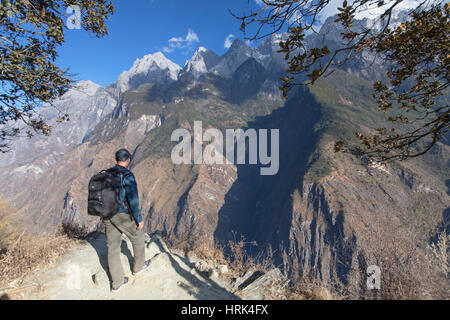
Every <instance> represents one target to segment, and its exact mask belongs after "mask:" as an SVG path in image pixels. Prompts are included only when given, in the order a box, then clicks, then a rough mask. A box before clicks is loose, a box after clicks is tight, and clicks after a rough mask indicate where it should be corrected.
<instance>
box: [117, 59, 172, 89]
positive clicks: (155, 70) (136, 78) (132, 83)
mask: <svg viewBox="0 0 450 320" xmlns="http://www.w3.org/2000/svg"><path fill="white" fill-rule="evenodd" d="M180 70H181V67H180V66H179V65H177V64H176V63H174V62H172V61H171V60H169V59H167V58H166V56H164V54H163V53H162V52H156V53H153V54H147V55H145V56H144V57H142V58H141V59H136V60H135V61H134V63H133V66H132V67H131V69H129V70H127V71H124V72H122V74H121V75H120V76H119V78H118V79H117V82H116V88H117V89H119V90H120V92H124V91H126V90H128V89H131V88H136V87H138V86H139V85H140V84H142V83H146V82H158V83H162V84H167V83H169V82H172V81H176V80H177V79H178V73H179V72H180Z"/></svg>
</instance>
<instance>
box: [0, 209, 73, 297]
mask: <svg viewBox="0 0 450 320" xmlns="http://www.w3.org/2000/svg"><path fill="white" fill-rule="evenodd" d="M13 212H14V211H13V210H11V208H10V207H8V206H7V205H5V204H4V203H2V204H1V205H0V240H1V242H0V243H1V253H0V299H7V298H12V297H14V294H15V293H16V292H18V291H20V290H22V289H25V288H26V287H27V284H25V283H24V278H25V277H26V276H28V275H30V274H31V273H34V272H37V271H38V270H40V269H42V268H47V267H48V266H49V265H51V264H53V263H54V262H55V261H56V260H57V259H58V258H59V257H60V256H61V255H62V254H63V253H64V252H66V251H67V250H68V249H70V248H72V247H74V246H75V245H77V244H78V243H79V241H78V240H76V239H74V238H73V237H71V236H69V235H68V234H66V233H65V231H67V230H63V228H62V227H61V228H59V230H58V232H56V233H55V234H45V235H36V234H32V233H30V232H29V231H28V230H27V229H25V227H23V224H22V223H21V222H20V220H18V219H17V217H16V216H15V215H14V214H13Z"/></svg>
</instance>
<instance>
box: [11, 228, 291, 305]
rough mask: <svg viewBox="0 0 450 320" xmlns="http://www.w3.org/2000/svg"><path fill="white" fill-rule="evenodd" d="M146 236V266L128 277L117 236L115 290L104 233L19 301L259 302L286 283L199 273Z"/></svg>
mask: <svg viewBox="0 0 450 320" xmlns="http://www.w3.org/2000/svg"><path fill="white" fill-rule="evenodd" d="M146 238H147V239H146V259H147V260H150V264H149V267H148V268H147V269H146V270H144V271H143V272H141V273H139V274H137V275H136V276H133V275H132V273H131V266H132V263H133V255H132V246H131V242H130V241H129V240H128V239H127V238H126V237H125V236H123V240H122V250H121V258H122V264H123V266H124V270H125V273H126V276H128V277H129V282H128V284H126V285H124V286H123V287H122V288H121V289H120V290H119V291H118V292H111V291H110V282H109V276H108V272H107V270H108V264H107V248H106V239H105V235H104V234H102V233H95V234H94V235H92V236H90V237H89V238H88V239H87V240H85V241H83V243H82V244H80V245H79V246H77V247H75V248H72V249H71V250H69V251H68V252H67V253H66V254H64V255H63V256H62V257H61V259H60V261H59V262H57V263H55V264H54V265H53V266H51V267H50V268H49V269H47V270H39V271H38V272H36V273H35V274H32V275H30V276H28V277H27V278H26V279H25V281H24V287H25V289H23V290H22V291H21V293H20V294H19V295H20V297H21V298H23V299H50V300H53V299H58V300H126V299H133V300H178V299H180V300H181V299H182V300H207V299H215V300H223V299H226V300H238V299H264V298H267V297H266V296H265V295H266V294H268V293H269V291H273V290H274V289H279V286H273V283H274V280H276V282H277V283H279V284H281V283H283V285H285V284H286V282H284V279H283V277H282V275H281V273H280V272H279V270H278V269H273V270H271V271H269V272H268V273H266V274H262V273H260V272H258V271H256V270H249V271H247V272H246V273H245V274H244V275H243V276H242V277H239V278H237V279H233V280H229V279H227V277H224V276H223V274H224V273H226V272H227V270H226V269H227V268H226V267H225V266H221V267H222V270H221V271H220V268H219V269H217V271H216V270H212V269H209V270H208V269H207V268H206V269H205V268H204V267H202V265H205V262H204V261H202V260H199V261H195V260H193V258H186V257H183V256H181V255H178V254H176V253H174V252H171V251H170V250H169V249H168V248H167V246H166V244H165V243H164V241H163V240H162V239H161V238H160V237H159V236H152V237H151V238H150V236H148V235H147V237H146ZM221 272H222V274H221ZM280 280H282V281H280Z"/></svg>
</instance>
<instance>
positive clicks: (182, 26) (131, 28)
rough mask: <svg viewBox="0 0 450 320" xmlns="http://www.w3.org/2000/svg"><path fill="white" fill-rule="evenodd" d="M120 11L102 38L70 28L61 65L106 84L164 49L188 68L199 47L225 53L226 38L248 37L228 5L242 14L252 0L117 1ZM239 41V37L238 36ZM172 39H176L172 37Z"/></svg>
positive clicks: (62, 52) (167, 55) (79, 77)
mask: <svg viewBox="0 0 450 320" xmlns="http://www.w3.org/2000/svg"><path fill="white" fill-rule="evenodd" d="M113 3H114V5H115V7H116V12H115V13H114V15H113V16H112V17H111V19H110V20H109V21H108V23H107V25H108V31H109V35H108V36H106V37H104V38H100V39H97V38H96V37H94V36H92V35H89V34H88V33H86V32H85V31H83V30H77V29H73V30H67V32H66V43H65V44H64V46H62V47H60V50H59V53H60V56H59V58H58V60H57V64H58V66H60V67H62V68H68V67H69V68H70V72H71V73H73V74H76V76H75V78H76V79H77V80H92V81H94V82H96V83H98V84H100V85H103V86H105V85H108V84H111V83H113V82H114V81H115V80H116V78H117V77H118V76H119V74H120V73H121V72H122V71H123V70H127V69H129V68H130V67H131V66H132V64H133V62H134V61H135V59H136V58H141V57H142V56H144V55H146V54H148V53H154V52H157V51H162V52H163V53H164V54H165V55H166V57H168V58H169V59H170V60H172V61H174V62H175V63H177V64H179V65H180V66H183V64H184V62H185V60H187V59H189V58H190V57H191V56H192V54H193V53H194V52H195V50H196V49H197V48H198V47H199V46H204V47H206V48H208V49H210V50H213V51H214V52H216V53H217V54H219V55H221V54H223V53H224V52H226V50H227V49H226V48H225V46H224V44H225V39H226V38H227V37H228V36H229V35H230V34H232V35H235V36H237V37H240V38H243V35H242V32H241V31H240V30H239V27H240V22H239V21H238V20H237V19H235V18H233V17H232V16H231V15H230V14H229V12H228V9H231V10H233V12H236V13H242V12H243V10H247V11H248V9H249V8H251V7H253V8H255V7H256V6H257V4H256V3H255V0H251V2H250V4H249V3H248V1H247V0H226V1H223V0H189V1H186V0H115V1H113ZM232 39H234V38H232ZM169 40H170V41H169Z"/></svg>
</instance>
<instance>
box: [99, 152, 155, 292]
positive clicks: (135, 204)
mask: <svg viewBox="0 0 450 320" xmlns="http://www.w3.org/2000/svg"><path fill="white" fill-rule="evenodd" d="M116 162H117V164H116V165H115V166H114V167H113V168H111V169H109V170H113V171H116V172H118V176H119V180H120V181H119V183H120V187H119V202H121V203H122V204H121V207H120V209H119V210H118V212H117V213H116V214H114V215H113V216H112V217H108V218H102V220H103V223H104V224H105V228H106V243H107V246H108V266H109V273H110V275H111V279H112V288H111V290H112V291H113V292H115V291H118V290H119V288H120V287H122V285H124V284H126V283H127V282H128V280H129V279H128V277H125V276H124V271H123V267H122V262H121V259H120V246H121V242H122V233H125V235H126V236H127V237H128V238H129V239H130V241H131V243H132V245H133V253H134V264H133V275H136V274H138V273H139V272H141V271H143V270H144V269H145V268H146V267H147V266H148V262H146V261H145V236H144V231H143V228H144V221H143V220H142V215H141V211H140V209H139V195H138V189H137V184H136V180H135V178H134V175H133V173H132V172H131V171H129V170H128V169H127V167H128V166H129V164H130V162H131V154H130V153H129V152H128V151H127V150H126V149H120V150H119V151H117V152H116Z"/></svg>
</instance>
